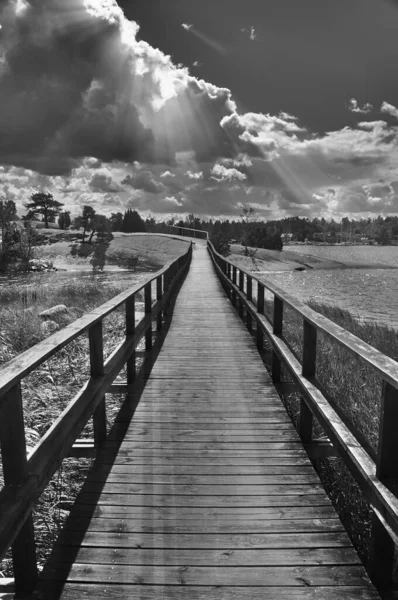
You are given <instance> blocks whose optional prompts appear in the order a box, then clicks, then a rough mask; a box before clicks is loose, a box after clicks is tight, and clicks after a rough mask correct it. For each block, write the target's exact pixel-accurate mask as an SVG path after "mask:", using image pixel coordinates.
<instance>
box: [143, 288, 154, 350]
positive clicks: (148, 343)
mask: <svg viewBox="0 0 398 600" xmlns="http://www.w3.org/2000/svg"><path fill="white" fill-rule="evenodd" d="M144 289H145V292H144V298H145V314H146V315H150V314H151V312H152V287H151V284H150V283H147V284H146V286H145V288H144ZM151 348H152V324H151V326H150V327H149V328H148V329H147V331H146V333H145V350H146V351H147V352H148V351H149V350H151Z"/></svg>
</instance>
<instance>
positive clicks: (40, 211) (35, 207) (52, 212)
mask: <svg viewBox="0 0 398 600" xmlns="http://www.w3.org/2000/svg"><path fill="white" fill-rule="evenodd" d="M62 207H63V204H62V202H58V200H54V197H53V195H52V194H49V193H46V192H36V193H35V194H32V195H31V197H30V202H28V203H27V204H26V205H25V208H27V209H28V215H32V216H35V217H36V216H37V215H42V216H43V221H44V227H45V228H46V229H48V224H49V223H52V222H54V220H55V217H56V216H57V215H59V213H60V212H61V208H62Z"/></svg>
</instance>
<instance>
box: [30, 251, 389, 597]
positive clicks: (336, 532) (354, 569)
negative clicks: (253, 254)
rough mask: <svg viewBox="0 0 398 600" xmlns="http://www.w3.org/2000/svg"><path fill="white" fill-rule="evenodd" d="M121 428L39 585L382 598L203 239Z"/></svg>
mask: <svg viewBox="0 0 398 600" xmlns="http://www.w3.org/2000/svg"><path fill="white" fill-rule="evenodd" d="M120 431H123V439H121V440H119V441H117V440H116V439H115V436H114V439H113V440H112V439H111V440H110V441H109V442H106V444H105V447H104V449H103V450H102V451H101V453H100V455H99V457H98V459H97V461H96V464H95V466H94V468H93V470H92V471H91V473H90V475H89V477H88V481H87V483H86V484H85V486H84V488H83V491H82V493H81V494H80V496H79V498H78V501H77V503H76V505H75V507H74V508H73V510H72V513H71V517H70V519H69V521H68V523H67V528H66V529H65V531H64V533H63V534H62V536H61V538H60V540H59V543H58V544H57V545H56V548H55V551H54V553H53V556H52V559H51V561H50V562H49V563H48V565H47V567H46V569H45V571H44V573H43V577H42V581H41V584H40V589H41V597H43V598H46V599H51V600H55V599H56V598H62V600H72V599H73V600H82V599H90V600H94V599H95V600H101V599H105V598H107V599H118V600H129V599H134V600H161V599H165V600H172V599H175V600H260V599H261V600H265V599H267V600H288V599H289V600H295V599H301V600H304V599H305V600H315V599H317V600H348V599H350V600H354V599H355V600H358V599H361V600H370V599H376V598H378V595H377V593H376V592H375V590H374V588H373V587H372V586H371V584H370V582H369V580H368V578H367V576H366V573H365V570H364V568H363V567H362V565H361V563H360V561H359V559H358V556H357V555H356V553H355V551H354V550H353V548H352V546H351V543H350V541H349V539H348V537H347V535H346V533H345V531H344V528H343V526H342V525H341V523H340V521H339V519H338V518H337V516H336V513H335V511H334V509H333V507H332V506H331V503H330V501H329V500H328V498H327V496H326V494H325V492H324V489H323V487H322V485H321V484H320V481H319V479H318V476H317V475H316V473H315V471H314V469H313V468H312V466H311V463H310V461H309V459H308V458H307V455H306V453H305V451H304V449H303V448H302V445H301V442H300V441H299V438H298V435H297V434H296V431H295V429H294V427H293V426H292V424H291V422H290V420H289V418H288V416H287V414H286V411H285V409H284V408H283V405H282V403H281V401H280V399H279V397H278V395H277V393H276V391H275V389H274V387H273V385H272V383H271V382H270V379H269V377H268V375H267V373H266V371H265V369H264V366H263V364H262V361H261V359H260V357H259V355H258V352H257V350H256V348H255V345H254V343H253V341H252V339H251V337H250V335H249V333H248V332H247V330H246V329H245V327H244V325H243V323H242V322H241V321H240V319H238V318H237V315H236V312H235V310H234V309H233V307H232V305H231V304H230V302H229V300H228V299H227V298H226V296H225V294H224V291H223V289H222V287H221V285H220V283H219V281H218V279H217V276H216V274H215V272H214V269H213V267H212V264H211V261H210V258H209V256H208V254H207V251H206V249H205V248H204V247H202V246H199V245H197V246H196V249H195V251H194V254H193V262H192V265H191V268H190V271H189V273H188V276H187V279H186V280H185V282H184V284H183V287H182V289H181V291H180V293H179V296H178V298H177V302H176V306H175V310H174V316H173V320H172V324H171V326H170V330H169V332H168V334H167V337H166V340H165V342H164V345H163V348H162V350H161V352H160V354H159V357H158V359H157V361H156V363H155V366H154V368H153V369H152V373H151V375H150V377H149V379H148V382H147V385H146V387H145V390H144V392H143V394H142V396H141V400H140V402H139V405H138V408H137V410H136V412H135V414H134V418H133V419H132V420H131V422H129V423H128V424H127V425H126V424H125V427H122V424H121V427H120ZM121 435H122V434H121ZM115 448H116V450H115Z"/></svg>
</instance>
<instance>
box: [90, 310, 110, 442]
mask: <svg viewBox="0 0 398 600" xmlns="http://www.w3.org/2000/svg"><path fill="white" fill-rule="evenodd" d="M88 338H89V344H90V376H91V377H92V378H93V379H95V378H96V377H102V375H103V374H104V348H103V337H102V321H98V323H96V324H95V325H93V326H92V327H90V329H89V332H88ZM93 426H94V444H95V446H99V445H100V444H102V442H103V441H104V440H105V438H106V406H105V394H104V396H103V398H102V399H101V401H100V403H99V404H98V406H97V408H96V409H95V411H94V413H93Z"/></svg>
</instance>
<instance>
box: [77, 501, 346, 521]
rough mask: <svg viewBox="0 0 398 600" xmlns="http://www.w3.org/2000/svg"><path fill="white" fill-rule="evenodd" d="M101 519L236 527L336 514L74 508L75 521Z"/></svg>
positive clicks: (324, 509)
mask: <svg viewBox="0 0 398 600" xmlns="http://www.w3.org/2000/svg"><path fill="white" fill-rule="evenodd" d="M84 516H90V517H101V518H109V519H115V518H120V517H125V518H128V519H145V518H152V519H153V522H154V523H157V522H158V521H160V520H164V521H168V520H170V519H171V520H176V519H180V520H181V521H184V522H185V521H189V520H194V521H198V520H199V519H203V520H206V519H207V520H208V521H210V520H212V519H213V520H214V521H217V523H218V522H221V523H222V524H223V525H224V524H227V523H230V524H233V523H234V522H235V521H236V519H239V521H240V522H246V521H248V520H256V521H257V522H260V521H264V520H267V519H310V518H312V519H333V518H335V517H336V513H335V511H334V508H333V507H332V505H331V504H329V505H326V506H300V505H299V506H293V507H286V506H275V507H268V508H264V507H261V508H250V507H249V508H248V507H244V508H235V507H231V506H223V507H222V508H199V507H196V506H194V507H191V506H190V507H184V506H177V507H164V506H139V507H137V506H114V505H112V506H106V505H105V506H101V505H97V507H96V508H95V510H94V511H93V508H92V506H89V505H81V504H77V505H76V506H75V507H74V508H73V517H84Z"/></svg>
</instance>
